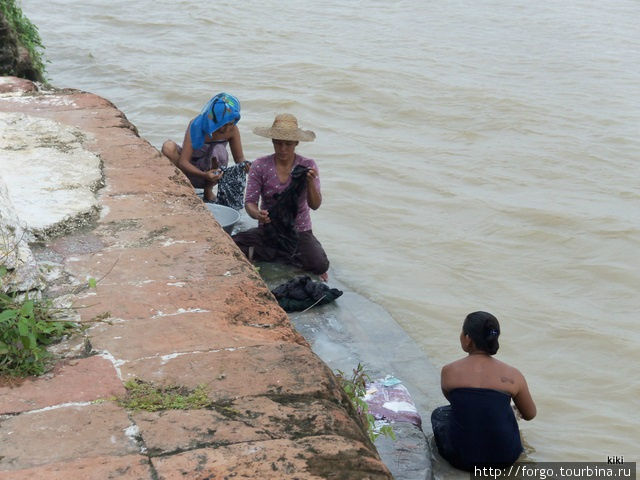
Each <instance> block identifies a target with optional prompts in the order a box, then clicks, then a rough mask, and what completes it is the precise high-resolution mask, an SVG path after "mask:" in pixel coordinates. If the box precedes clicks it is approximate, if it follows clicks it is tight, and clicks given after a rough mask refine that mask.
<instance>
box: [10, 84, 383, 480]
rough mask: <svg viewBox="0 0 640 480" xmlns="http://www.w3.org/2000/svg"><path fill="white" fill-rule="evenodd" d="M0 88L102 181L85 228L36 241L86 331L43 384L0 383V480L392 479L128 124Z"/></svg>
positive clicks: (61, 349)
mask: <svg viewBox="0 0 640 480" xmlns="http://www.w3.org/2000/svg"><path fill="white" fill-rule="evenodd" d="M0 83H1V84H2V89H3V92H4V93H0V112H14V113H15V112H19V113H21V114H24V115H27V116H30V117H38V118H44V119H47V120H50V121H54V122H57V123H58V124H60V125H61V128H62V127H65V128H66V127H69V126H71V127H75V128H77V129H80V130H81V131H82V132H83V147H84V148H85V149H87V150H89V151H90V152H92V153H93V154H95V155H97V156H98V157H99V158H100V159H101V161H102V171H103V175H104V188H102V189H100V190H99V191H98V192H97V201H98V204H99V206H100V209H99V213H98V214H97V218H95V219H94V221H93V222H90V223H88V224H86V225H85V226H84V227H83V228H82V229H80V230H76V231H74V232H71V233H67V234H65V235H62V236H57V237H50V238H45V239H44V240H43V241H41V243H40V244H39V245H38V246H37V249H36V256H37V257H38V258H39V259H41V260H42V259H46V260H47V262H48V264H49V265H50V266H51V268H53V266H58V267H60V268H59V270H60V272H61V273H60V274H59V275H57V277H56V278H57V280H55V281H53V282H52V283H51V285H50V292H52V293H55V294H61V293H67V294H69V295H70V298H71V299H72V301H73V304H74V305H75V309H74V311H75V312H77V314H78V319H79V321H80V322H83V323H85V324H86V326H87V330H86V331H85V332H84V334H82V335H78V336H75V337H73V338H71V339H68V340H66V341H65V342H63V343H62V344H60V345H58V346H57V354H58V355H59V356H60V361H59V363H58V364H57V366H56V367H55V369H54V370H53V371H52V372H51V373H50V374H48V375H46V376H43V377H40V378H33V379H27V380H24V381H22V382H8V381H7V379H4V380H3V382H2V383H0V479H32V478H36V479H47V480H55V479H65V480H66V479H96V480H98V479H100V480H103V479H107V478H118V479H163V480H169V479H178V478H179V479H187V478H188V479H205V478H206V479H213V478H216V479H222V478H232V477H233V478H260V479H265V478H277V479H294V478H297V479H319V478H345V479H366V478H369V479H387V478H391V475H390V474H389V471H388V470H387V468H386V467H385V466H384V464H383V463H382V462H381V461H380V459H379V457H378V455H377V452H376V451H375V448H374V447H373V445H372V444H371V443H370V442H369V440H368V437H367V434H366V432H365V430H364V427H363V425H362V423H361V422H360V419H359V418H358V416H357V415H356V414H355V412H354V411H353V409H352V408H351V406H350V403H349V402H348V399H347V398H346V396H345V394H344V392H343V391H342V390H341V389H340V387H339V386H338V384H337V382H336V379H335V377H334V375H333V373H332V372H331V370H330V369H329V368H328V367H327V366H326V365H325V364H324V363H323V362H322V361H321V360H320V359H319V358H318V357H317V356H316V355H315V354H314V353H313V352H312V351H311V349H310V348H309V346H308V344H307V342H306V341H305V340H304V338H303V337H302V336H301V335H300V334H298V333H297V332H296V331H295V329H294V328H293V327H292V325H291V323H290V321H289V318H288V317H287V315H286V314H285V312H284V311H282V310H281V309H280V307H279V306H278V305H277V303H276V302H275V300H274V298H273V297H272V295H271V293H270V292H269V290H268V288H267V287H266V285H265V284H264V282H263V281H262V280H261V278H260V276H259V275H258V274H257V272H256V270H255V269H254V268H253V266H252V265H251V264H250V263H249V262H247V261H246V259H245V258H244V257H243V256H242V254H241V252H240V251H239V250H238V249H237V248H236V247H235V245H234V243H233V241H232V240H231V238H230V237H229V236H228V235H227V234H226V233H225V232H224V231H223V230H222V228H221V227H220V226H219V225H218V223H217V222H216V221H215V220H214V219H213V217H212V216H211V215H210V214H209V212H208V211H207V210H206V208H205V207H204V205H203V204H202V202H201V201H200V200H199V199H198V198H197V197H196V196H195V194H194V192H193V189H192V188H191V187H190V186H189V185H188V184H187V182H186V181H185V179H184V176H183V175H182V174H181V173H180V172H179V171H177V170H176V169H175V168H174V167H173V166H172V165H171V164H170V162H168V160H167V159H165V158H164V157H162V156H161V155H160V154H159V152H158V151H157V150H156V149H155V148H154V147H153V146H151V145H150V144H149V143H148V142H147V141H145V140H144V139H142V138H140V137H139V136H138V134H137V132H136V129H135V127H133V126H132V125H131V124H130V123H129V122H128V121H127V119H126V118H125V116H124V115H123V114H122V113H121V112H120V111H118V110H117V109H116V108H115V106H114V105H112V104H111V103H109V102H108V101H106V100H104V99H102V98H100V97H98V96H96V95H92V94H89V93H85V92H79V91H53V92H37V91H34V90H35V89H34V88H33V85H31V84H30V83H28V82H24V81H23V80H18V79H10V78H4V79H0ZM29 90H31V91H29ZM0 136H1V134H0ZM51 145H52V146H53V147H52V148H55V145H56V139H55V138H52V139H51ZM2 154H3V152H2V151H1V150H0V155H2ZM39 166H40V168H42V169H43V170H46V169H47V159H46V158H42V159H40V164H39ZM15 168H16V169H19V168H20V165H16V166H15ZM85 220H86V219H85ZM84 223H86V222H84ZM88 278H95V279H97V280H98V284H97V287H96V288H95V289H88V288H84V285H86V283H87V279H88ZM131 379H139V380H142V381H146V382H150V383H152V384H154V385H158V386H180V387H184V388H187V389H194V388H196V387H198V386H204V389H205V391H206V393H207V396H208V397H209V399H210V400H211V401H212V402H213V403H212V407H211V408H207V409H197V410H165V411H159V412H149V411H130V410H127V409H125V408H124V407H122V406H120V404H119V403H118V402H117V401H116V399H117V398H118V397H121V396H122V395H124V393H125V388H124V383H125V382H126V381H127V380H131Z"/></svg>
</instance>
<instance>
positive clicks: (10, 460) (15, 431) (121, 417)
mask: <svg viewBox="0 0 640 480" xmlns="http://www.w3.org/2000/svg"><path fill="white" fill-rule="evenodd" d="M134 432H135V429H133V428H132V424H131V422H130V420H129V418H128V417H127V413H126V412H125V411H124V410H123V409H122V408H120V407H117V406H116V405H115V404H113V403H111V402H105V403H102V404H77V405H69V406H64V407H59V408H52V409H44V410H40V411H34V412H31V413H24V414H21V415H17V416H12V417H0V452H2V453H1V454H0V455H1V456H2V458H0V471H2V470H21V469H26V468H31V467H37V466H41V465H47V464H49V463H61V462H67V461H72V460H76V459H80V458H85V457H96V456H119V455H130V454H136V453H139V451H140V447H139V445H138V444H137V441H136V439H135V436H134Z"/></svg>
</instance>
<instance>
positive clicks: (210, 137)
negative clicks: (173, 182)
mask: <svg viewBox="0 0 640 480" xmlns="http://www.w3.org/2000/svg"><path fill="white" fill-rule="evenodd" d="M239 120H240V102H239V101H238V99H237V98H236V97H234V96H233V95H229V94H228V93H224V92H222V93H219V94H217V95H215V96H214V97H213V98H211V100H209V101H208V102H207V104H206V105H205V106H204V108H203V109H202V111H201V112H200V114H199V115H198V116H197V117H195V118H194V119H193V120H191V122H189V126H188V127H187V131H186V132H185V134H184V141H183V143H182V147H180V146H179V145H178V144H176V143H175V142H174V141H173V140H167V141H166V142H164V143H163V144H162V153H163V154H164V155H165V156H167V157H168V158H169V160H171V162H172V163H173V164H174V165H175V166H176V167H178V168H179V169H180V170H182V172H183V173H184V174H185V175H186V176H187V178H188V179H189V181H190V182H191V184H192V185H193V186H194V187H195V188H202V189H204V200H205V201H207V202H213V201H215V199H216V198H215V195H214V194H213V186H214V185H216V184H217V183H218V182H219V181H220V178H222V171H221V170H220V168H224V167H226V166H227V163H228V161H229V154H228V153H227V144H229V145H230V147H231V154H232V155H233V161H234V162H235V163H237V164H238V163H242V162H244V161H245V159H244V154H243V153H242V142H241V141H240V131H239V130H238V127H237V126H236V124H237V123H238V121H239Z"/></svg>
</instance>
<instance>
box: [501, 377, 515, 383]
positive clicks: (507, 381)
mask: <svg viewBox="0 0 640 480" xmlns="http://www.w3.org/2000/svg"><path fill="white" fill-rule="evenodd" d="M500 381H501V382H502V383H512V384H513V383H516V382H515V380H514V379H513V378H509V377H500Z"/></svg>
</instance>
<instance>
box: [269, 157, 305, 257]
mask: <svg viewBox="0 0 640 480" xmlns="http://www.w3.org/2000/svg"><path fill="white" fill-rule="evenodd" d="M308 171H309V169H308V168H307V167H305V166H303V165H296V166H295V167H294V169H293V171H292V172H291V184H289V186H288V187H287V188H286V189H285V190H283V191H282V192H281V193H277V194H276V195H275V196H274V198H275V199H276V203H275V204H274V205H272V206H271V208H269V219H270V220H271V221H270V222H269V223H267V224H265V225H264V235H265V239H266V240H267V242H268V243H269V244H271V245H273V246H275V247H276V248H277V249H278V250H281V251H283V252H287V253H290V254H292V253H293V252H295V250H296V247H297V245H298V232H297V231H296V229H295V221H296V216H297V215H298V199H299V198H300V195H301V194H302V193H303V191H305V187H306V185H307V172H308Z"/></svg>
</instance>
